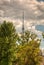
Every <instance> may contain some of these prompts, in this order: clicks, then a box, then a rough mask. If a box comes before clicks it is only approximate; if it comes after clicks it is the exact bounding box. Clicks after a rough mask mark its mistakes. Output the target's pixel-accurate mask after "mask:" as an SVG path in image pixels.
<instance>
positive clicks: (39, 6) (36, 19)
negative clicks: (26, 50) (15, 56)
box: [0, 0, 44, 47]
mask: <svg viewBox="0 0 44 65" xmlns="http://www.w3.org/2000/svg"><path fill="white" fill-rule="evenodd" d="M23 12H24V26H25V29H30V30H32V31H34V32H35V33H37V34H38V35H39V37H41V32H42V31H39V30H36V25H43V26H44V0H0V23H2V21H3V20H7V21H12V22H13V23H14V25H15V26H16V29H17V31H21V29H22V22H23ZM40 28H41V27H40ZM42 29H44V28H42ZM41 38H42V37H41ZM41 46H42V47H44V44H43V41H42V44H41Z"/></svg>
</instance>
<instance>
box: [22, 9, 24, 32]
mask: <svg viewBox="0 0 44 65" xmlns="http://www.w3.org/2000/svg"><path fill="white" fill-rule="evenodd" d="M22 33H24V10H23V21H22Z"/></svg>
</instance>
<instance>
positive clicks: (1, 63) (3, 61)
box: [0, 21, 17, 65]
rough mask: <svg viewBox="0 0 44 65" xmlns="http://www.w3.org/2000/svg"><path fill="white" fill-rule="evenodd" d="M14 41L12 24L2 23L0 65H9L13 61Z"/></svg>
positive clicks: (0, 31) (15, 38)
mask: <svg viewBox="0 0 44 65" xmlns="http://www.w3.org/2000/svg"><path fill="white" fill-rule="evenodd" d="M16 40H17V33H16V30H15V27H14V26H13V23H10V22H6V21H4V22H3V23H2V24H1V26H0V65H9V63H10V62H11V61H13V58H14V50H15V47H16Z"/></svg>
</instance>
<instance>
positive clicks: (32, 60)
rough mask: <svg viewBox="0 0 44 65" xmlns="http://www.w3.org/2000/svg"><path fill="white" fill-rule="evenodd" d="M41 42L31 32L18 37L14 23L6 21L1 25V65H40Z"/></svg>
mask: <svg viewBox="0 0 44 65" xmlns="http://www.w3.org/2000/svg"><path fill="white" fill-rule="evenodd" d="M40 42H41V40H39V39H38V38H37V35H36V34H35V33H33V32H30V31H25V32H24V33H23V34H21V36H18V34H17V33H16V30H15V27H14V25H13V23H11V22H6V21H4V22H3V23H2V24H1V25H0V65H12V63H13V65H39V64H40V61H41V59H42V57H41V55H40V49H39V46H40Z"/></svg>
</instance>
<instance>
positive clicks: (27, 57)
mask: <svg viewBox="0 0 44 65" xmlns="http://www.w3.org/2000/svg"><path fill="white" fill-rule="evenodd" d="M30 34H31V35H30ZM21 36H22V35H21ZM32 37H33V38H32ZM22 38H23V37H21V41H20V42H21V43H22V44H23V45H22V44H20V45H19V46H18V49H17V53H16V58H17V59H18V60H19V61H17V63H18V65H40V61H41V60H42V56H41V55H40V49H39V46H40V40H39V39H36V35H35V34H33V36H32V33H29V32H25V33H24V38H23V39H22ZM29 38H31V40H29Z"/></svg>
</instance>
